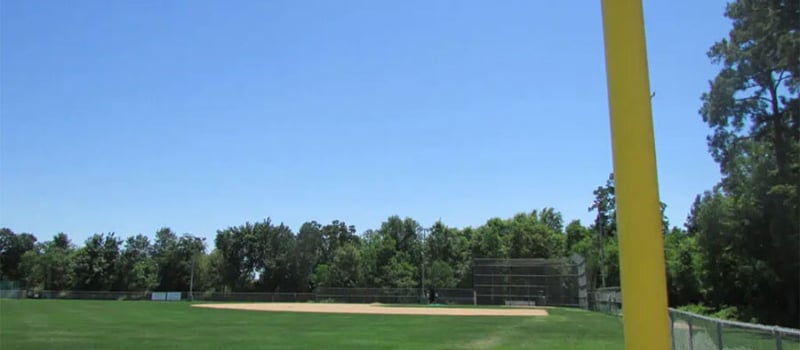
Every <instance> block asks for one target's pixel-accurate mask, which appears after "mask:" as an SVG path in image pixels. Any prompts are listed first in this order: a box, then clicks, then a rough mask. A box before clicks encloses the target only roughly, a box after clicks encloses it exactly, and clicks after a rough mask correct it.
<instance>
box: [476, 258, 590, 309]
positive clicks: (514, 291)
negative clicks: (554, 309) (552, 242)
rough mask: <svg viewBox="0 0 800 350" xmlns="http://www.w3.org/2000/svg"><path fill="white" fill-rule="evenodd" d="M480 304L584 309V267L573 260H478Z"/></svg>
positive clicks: (477, 296)
mask: <svg viewBox="0 0 800 350" xmlns="http://www.w3.org/2000/svg"><path fill="white" fill-rule="evenodd" d="M472 273H473V285H474V289H475V299H476V301H477V303H478V304H493V305H503V304H505V305H530V306H536V305H538V306H545V305H550V306H581V305H582V304H583V303H582V300H581V295H582V293H580V288H581V284H580V283H579V277H582V265H581V263H579V262H576V261H574V260H572V259H568V258H562V259H475V260H474V262H473V267H472Z"/></svg>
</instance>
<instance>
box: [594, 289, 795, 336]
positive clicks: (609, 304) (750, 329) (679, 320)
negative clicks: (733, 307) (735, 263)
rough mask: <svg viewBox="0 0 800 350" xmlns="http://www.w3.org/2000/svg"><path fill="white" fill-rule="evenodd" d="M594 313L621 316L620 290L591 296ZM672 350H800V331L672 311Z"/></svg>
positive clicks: (597, 291) (670, 310)
mask: <svg viewBox="0 0 800 350" xmlns="http://www.w3.org/2000/svg"><path fill="white" fill-rule="evenodd" d="M590 304H591V309H592V310H594V311H599V312H606V313H611V314H616V315H621V314H622V291H621V290H620V287H608V288H598V289H596V290H594V291H593V292H592V293H591V303H590ZM669 316H670V321H671V322H670V328H671V331H672V339H671V341H672V349H673V350H800V330H798V329H791V328H783V327H777V326H765V325H760V324H753V323H744V322H736V321H728V320H723V319H718V318H713V317H708V316H702V315H698V314H694V313H691V312H686V311H681V310H676V309H669Z"/></svg>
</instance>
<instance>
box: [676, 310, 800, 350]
mask: <svg viewBox="0 0 800 350" xmlns="http://www.w3.org/2000/svg"><path fill="white" fill-rule="evenodd" d="M669 315H670V319H671V321H672V322H671V327H672V348H673V349H674V350H800V330H797V329H791V328H783V327H777V326H764V325H760V324H752V323H744V322H736V321H727V320H721V319H718V318H712V317H707V316H702V315H697V314H693V313H691V312H686V311H680V310H675V309H670V310H669Z"/></svg>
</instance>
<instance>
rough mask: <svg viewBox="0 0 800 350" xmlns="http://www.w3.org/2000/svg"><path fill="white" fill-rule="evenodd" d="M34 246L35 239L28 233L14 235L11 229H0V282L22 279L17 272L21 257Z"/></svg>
mask: <svg viewBox="0 0 800 350" xmlns="http://www.w3.org/2000/svg"><path fill="white" fill-rule="evenodd" d="M35 244H36V237H34V236H33V235H32V234H30V233H20V234H15V233H14V231H11V229H8V228H2V229H0V280H11V281H18V280H20V279H22V277H23V276H22V274H21V273H20V271H19V267H20V263H21V262H22V256H23V255H24V254H25V252H27V251H29V250H32V249H33V248H34V246H35Z"/></svg>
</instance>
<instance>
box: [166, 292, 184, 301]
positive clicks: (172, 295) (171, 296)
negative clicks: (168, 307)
mask: <svg viewBox="0 0 800 350" xmlns="http://www.w3.org/2000/svg"><path fill="white" fill-rule="evenodd" d="M167 301H181V292H168V293H167Z"/></svg>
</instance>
